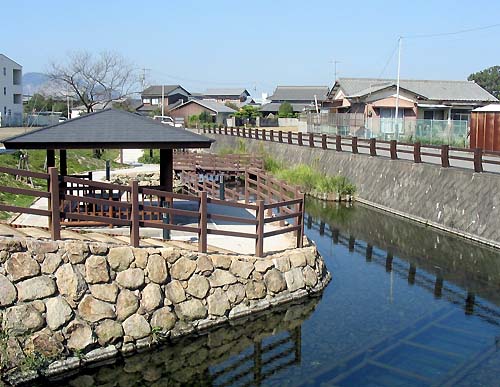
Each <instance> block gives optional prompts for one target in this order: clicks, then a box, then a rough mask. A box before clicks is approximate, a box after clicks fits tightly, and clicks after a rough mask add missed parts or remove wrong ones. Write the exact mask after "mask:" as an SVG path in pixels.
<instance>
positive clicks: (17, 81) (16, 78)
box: [12, 69, 23, 85]
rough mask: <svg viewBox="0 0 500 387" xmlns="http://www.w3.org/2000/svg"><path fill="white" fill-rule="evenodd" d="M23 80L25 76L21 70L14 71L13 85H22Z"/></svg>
mask: <svg viewBox="0 0 500 387" xmlns="http://www.w3.org/2000/svg"><path fill="white" fill-rule="evenodd" d="M22 78H23V74H22V71H21V70H17V69H14V70H12V83H14V85H21V84H22V82H23V81H22Z"/></svg>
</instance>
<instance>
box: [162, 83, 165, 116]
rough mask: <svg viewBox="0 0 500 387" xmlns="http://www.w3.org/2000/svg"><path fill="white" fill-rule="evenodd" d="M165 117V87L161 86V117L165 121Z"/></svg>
mask: <svg viewBox="0 0 500 387" xmlns="http://www.w3.org/2000/svg"><path fill="white" fill-rule="evenodd" d="M164 115H165V85H163V83H162V85H161V116H162V120H163V116H164Z"/></svg>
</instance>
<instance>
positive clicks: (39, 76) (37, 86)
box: [23, 73, 49, 95]
mask: <svg viewBox="0 0 500 387" xmlns="http://www.w3.org/2000/svg"><path fill="white" fill-rule="evenodd" d="M48 81H49V77H48V76H47V75H45V74H43V73H26V74H23V94H24V95H33V94H35V93H38V92H39V91H40V90H42V89H44V88H45V87H46V86H47V83H48Z"/></svg>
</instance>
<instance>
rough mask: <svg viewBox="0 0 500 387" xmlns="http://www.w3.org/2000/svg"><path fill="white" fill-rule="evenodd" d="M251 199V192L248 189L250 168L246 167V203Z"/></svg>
mask: <svg viewBox="0 0 500 387" xmlns="http://www.w3.org/2000/svg"><path fill="white" fill-rule="evenodd" d="M249 201H250V192H249V191H248V170H247V169H245V204H248V202H249Z"/></svg>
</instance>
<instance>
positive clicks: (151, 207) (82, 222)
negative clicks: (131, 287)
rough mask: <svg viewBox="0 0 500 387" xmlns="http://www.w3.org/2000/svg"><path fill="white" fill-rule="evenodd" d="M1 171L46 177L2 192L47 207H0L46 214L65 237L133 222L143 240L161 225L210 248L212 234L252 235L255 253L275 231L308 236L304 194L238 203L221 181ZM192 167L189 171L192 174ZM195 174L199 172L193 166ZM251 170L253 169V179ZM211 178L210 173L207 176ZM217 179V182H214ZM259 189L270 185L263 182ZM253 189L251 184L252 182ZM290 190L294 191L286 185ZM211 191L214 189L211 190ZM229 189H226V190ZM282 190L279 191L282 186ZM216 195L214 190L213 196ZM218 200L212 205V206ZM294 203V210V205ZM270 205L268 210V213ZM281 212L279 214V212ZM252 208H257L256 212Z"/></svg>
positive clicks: (54, 231) (133, 233) (55, 233)
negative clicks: (146, 182)
mask: <svg viewBox="0 0 500 387" xmlns="http://www.w3.org/2000/svg"><path fill="white" fill-rule="evenodd" d="M0 173H7V174H12V175H18V176H19V175H20V176H28V177H32V178H37V179H44V180H46V181H47V184H48V187H49V191H48V192H46V191H40V190H33V189H25V188H12V187H5V186H0V192H6V193H12V194H20V195H30V196H32V197H33V199H34V200H35V199H36V198H47V199H48V200H49V206H48V209H47V210H44V209H35V208H29V207H20V206H12V205H6V204H1V203H0V210H1V211H8V212H14V213H22V214H32V215H40V216H47V217H48V223H49V229H50V232H51V237H52V239H54V240H57V239H60V238H61V226H62V225H65V226H72V225H78V226H87V225H91V226H98V225H100V226H102V225H109V226H125V227H130V243H131V245H132V246H134V247H138V246H139V241H140V240H139V230H140V228H141V227H151V228H158V229H162V230H165V231H167V232H170V231H172V230H174V231H183V232H191V233H195V234H197V235H198V250H199V251H200V252H207V236H208V235H223V236H228V237H240V238H250V239H254V240H255V254H256V255H257V256H259V257H262V256H263V255H264V239H265V238H267V237H271V236H274V235H279V234H284V233H288V232H294V233H295V234H296V242H297V243H296V246H297V247H302V239H303V216H304V197H303V195H302V196H300V197H298V198H294V199H291V200H286V201H277V197H274V199H273V198H271V200H270V202H269V203H267V204H266V203H265V201H264V200H263V199H262V198H263V197H264V196H262V195H260V196H259V195H257V197H256V202H255V203H249V202H246V203H239V202H238V201H237V200H238V199H239V195H237V194H236V191H235V190H233V191H234V192H233V194H232V200H234V201H229V200H221V199H218V198H217V197H218V195H217V194H216V192H217V185H216V184H215V183H214V184H213V185H212V187H209V184H208V183H207V182H206V181H205V183H203V182H202V183H201V184H200V182H199V181H198V178H197V177H196V180H192V182H191V183H190V184H191V185H190V186H191V192H192V194H176V193H172V192H167V191H162V190H158V189H154V188H151V187H140V186H139V185H138V182H137V181H135V180H133V181H132V182H131V183H130V185H119V184H111V183H107V182H100V181H92V180H88V179H81V178H78V177H72V176H59V175H58V172H57V169H56V168H53V167H52V168H49V173H48V174H46V173H37V172H29V171H24V170H18V169H13V168H0ZM188 174H189V172H186V176H188ZM191 176H198V175H197V174H196V173H195V172H194V173H193V172H191ZM250 176H251V175H248V178H249V179H248V181H249V184H250V183H251V181H252V180H251V179H250ZM205 180H206V179H205ZM212 183H213V182H212ZM258 186H259V187H260V188H258V189H259V190H260V191H259V192H264V190H265V189H267V190H268V191H269V192H271V191H272V190H273V189H274V188H265V187H264V185H263V184H262V182H261V183H260V184H258ZM249 189H250V190H251V189H252V188H249ZM284 191H285V192H291V191H289V190H287V189H285V190H284ZM207 192H210V194H211V195H210V196H211V197H209V195H208V193H207ZM226 192H227V191H226ZM278 192H279V191H278ZM212 195H213V196H212ZM175 200H182V201H189V202H194V203H195V207H197V209H196V210H184V209H178V208H174V206H173V204H174V201H175ZM210 205H213V206H210ZM218 206H219V207H220V206H222V207H228V208H241V209H245V210H248V211H250V213H248V215H249V216H245V217H242V216H232V215H225V214H223V213H220V212H218V211H216V209H215V208H213V207H218ZM293 209H295V210H293ZM266 211H267V216H266ZM276 213H277V214H278V215H277V216H275V214H276ZM250 214H253V216H251V215H250ZM179 216H183V217H187V218H190V219H192V220H193V222H190V223H189V224H187V225H182V224H178V223H177V222H176V217H179ZM211 220H214V221H216V220H221V221H228V222H234V223H237V224H247V225H252V226H255V232H239V231H230V230H222V229H217V228H210V227H209V222H210V221H211ZM285 220H289V221H290V220H292V221H293V224H288V225H285V224H284V221H285ZM278 221H279V222H280V223H279V227H277V228H275V229H273V230H270V231H266V230H265V226H266V225H267V224H271V223H274V222H278Z"/></svg>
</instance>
